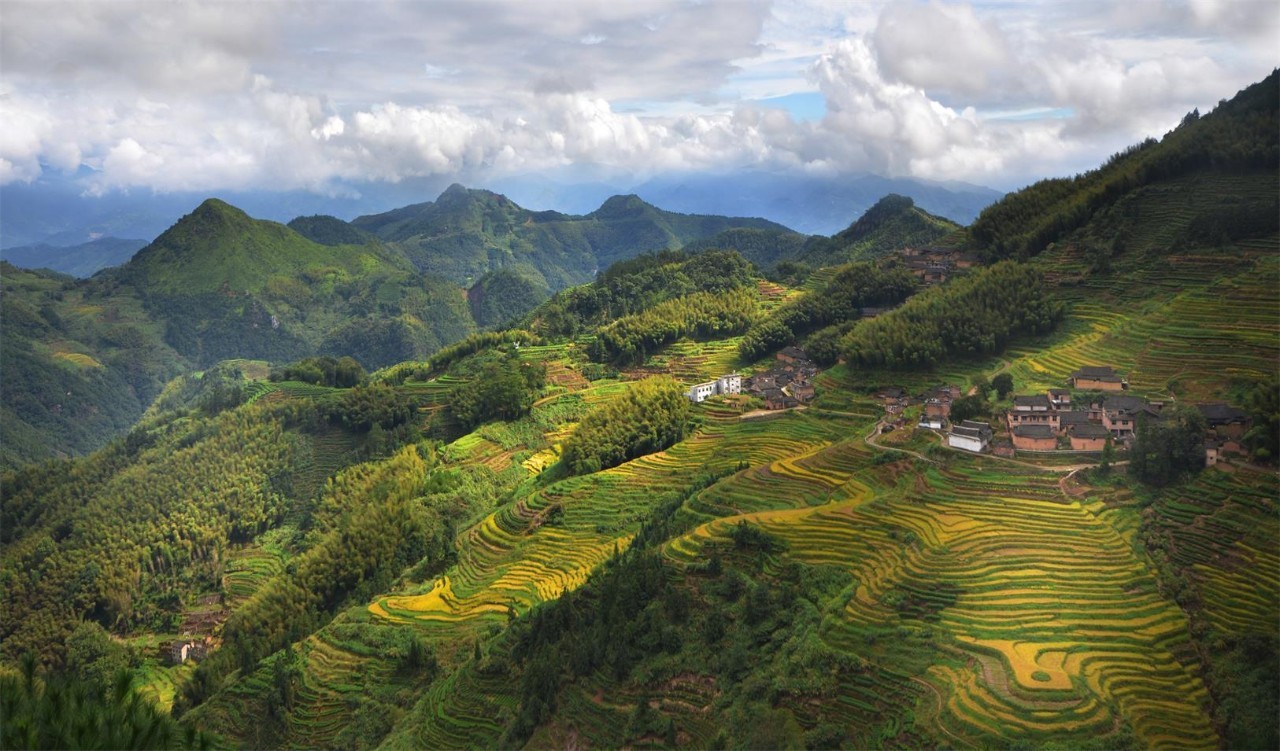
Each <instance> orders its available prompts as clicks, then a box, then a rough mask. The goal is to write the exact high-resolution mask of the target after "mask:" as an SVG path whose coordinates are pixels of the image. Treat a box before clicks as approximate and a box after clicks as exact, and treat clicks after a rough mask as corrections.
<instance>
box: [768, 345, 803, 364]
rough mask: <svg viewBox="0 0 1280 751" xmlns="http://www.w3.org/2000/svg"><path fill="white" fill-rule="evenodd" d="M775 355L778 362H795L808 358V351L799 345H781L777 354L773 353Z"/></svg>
mask: <svg viewBox="0 0 1280 751" xmlns="http://www.w3.org/2000/svg"><path fill="white" fill-rule="evenodd" d="M775 357H776V358H777V360H778V362H788V363H796V362H801V361H807V360H808V359H809V353H808V352H805V351H804V350H802V349H800V348H799V347H783V348H782V349H780V350H778V354H777V355H775Z"/></svg>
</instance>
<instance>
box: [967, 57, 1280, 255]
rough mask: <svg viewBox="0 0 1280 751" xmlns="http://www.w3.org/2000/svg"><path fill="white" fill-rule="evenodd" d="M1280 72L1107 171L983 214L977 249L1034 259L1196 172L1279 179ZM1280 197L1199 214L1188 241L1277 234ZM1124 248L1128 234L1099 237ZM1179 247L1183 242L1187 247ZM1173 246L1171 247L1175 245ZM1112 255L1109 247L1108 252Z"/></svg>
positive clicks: (1119, 158) (1038, 189)
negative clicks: (1113, 211) (1125, 202)
mask: <svg viewBox="0 0 1280 751" xmlns="http://www.w3.org/2000/svg"><path fill="white" fill-rule="evenodd" d="M1278 87H1280V71H1274V72H1272V74H1271V75H1270V76H1268V77H1267V78H1266V79H1265V80H1263V81H1260V82H1258V83H1256V84H1253V85H1252V86H1250V87H1249V88H1247V89H1245V90H1244V91H1241V92H1240V93H1239V94H1237V95H1236V96H1235V97H1233V98H1232V99H1231V100H1230V101H1226V100H1223V101H1222V102H1221V103H1219V105H1218V106H1217V107H1215V108H1214V110H1213V111H1212V112H1210V113H1208V114H1207V115H1203V116H1201V115H1200V113H1199V112H1191V113H1188V114H1187V116H1186V117H1185V118H1183V120H1182V123H1181V125H1179V126H1178V127H1177V128H1175V129H1174V130H1172V131H1170V132H1169V133H1168V134H1166V135H1165V136H1164V138H1162V139H1161V140H1159V141H1156V140H1155V139H1151V138H1149V139H1147V140H1146V141H1143V142H1142V143H1140V144H1135V145H1134V146H1131V147H1130V148H1128V149H1126V150H1124V151H1122V152H1120V153H1118V154H1116V155H1115V156H1113V157H1111V159H1110V160H1108V161H1107V163H1106V164H1104V165H1102V166H1101V167H1099V168H1097V169H1095V170H1091V171H1089V172H1086V173H1085V174H1083V175H1077V176H1076V177H1074V178H1055V179H1050V180H1042V181H1040V182H1038V183H1036V184H1035V185H1032V186H1030V187H1028V188H1026V189H1024V190H1021V191H1018V192H1017V193H1011V194H1009V195H1008V196H1005V197H1004V198H1003V199H1002V200H1000V201H997V202H996V203H994V204H992V205H991V206H989V207H987V208H986V209H984V210H983V212H982V214H981V215H979V217H978V218H977V220H975V221H974V223H973V225H972V226H971V227H970V236H971V237H972V240H973V243H974V246H975V247H976V248H977V249H979V250H981V251H982V252H984V253H986V254H987V255H988V256H989V257H991V258H1024V259H1025V258H1028V257H1030V256H1033V255H1035V254H1037V253H1040V252H1041V251H1043V250H1044V249H1045V248H1046V247H1047V246H1048V245H1049V244H1050V243H1053V242H1057V241H1060V240H1062V239H1064V238H1065V237H1066V236H1067V235H1068V234H1069V233H1071V232H1072V231H1073V230H1077V229H1079V228H1081V227H1082V226H1084V225H1085V224H1086V223H1088V222H1090V221H1091V220H1092V219H1093V218H1094V217H1095V215H1097V214H1099V213H1100V212H1103V211H1105V210H1107V209H1109V208H1111V207H1113V206H1116V205H1117V203H1118V202H1119V201H1120V199H1121V198H1122V197H1124V196H1128V195H1133V194H1136V193H1140V192H1142V191H1143V190H1147V189H1156V186H1158V185H1160V184H1162V183H1167V182H1170V181H1176V180H1178V179H1179V178H1184V177H1188V176H1192V175H1204V176H1206V177H1209V176H1214V175H1224V174H1225V175H1240V174H1256V175H1259V176H1267V175H1269V176H1271V177H1273V178H1274V176H1275V173H1276V170H1277V168H1280V125H1278V123H1280V118H1278V117H1277V113H1278V112H1280V99H1277V97H1276V90H1277V88H1278ZM1278 201H1280V199H1278V198H1277V196H1276V193H1275V191H1274V190H1271V191H1268V192H1267V193H1264V194H1261V195H1259V196H1257V197H1256V199H1255V200H1251V201H1249V202H1246V203H1243V204H1238V205H1233V206H1229V207H1228V206H1224V207H1221V209H1220V210H1217V211H1214V212H1212V213H1210V214H1205V215H1201V216H1199V217H1197V219H1198V221H1197V222H1195V223H1194V224H1188V225H1185V226H1181V227H1177V229H1179V230H1182V232H1181V236H1180V237H1179V238H1178V240H1180V241H1181V243H1214V244H1217V243H1219V242H1220V241H1223V240H1237V239H1242V238H1247V237H1252V236H1256V235H1259V234H1267V233H1269V232H1274V231H1275V230H1276V226H1277V223H1280V203H1278ZM1096 241H1097V242H1099V243H1105V244H1111V243H1114V244H1116V245H1117V246H1118V247H1119V248H1120V249H1123V246H1124V244H1125V239H1124V237H1123V235H1121V236H1116V237H1111V238H1107V237H1104V236H1099V237H1097V238H1096ZM1181 243H1179V244H1181ZM1176 246H1177V244H1174V245H1166V246H1165V248H1166V249H1172V248H1173V247H1176ZM1108 250H1110V248H1108Z"/></svg>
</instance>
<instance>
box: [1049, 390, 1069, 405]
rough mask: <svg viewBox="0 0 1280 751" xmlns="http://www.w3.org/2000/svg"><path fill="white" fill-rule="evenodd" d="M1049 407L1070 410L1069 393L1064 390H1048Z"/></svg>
mask: <svg viewBox="0 0 1280 751" xmlns="http://www.w3.org/2000/svg"><path fill="white" fill-rule="evenodd" d="M1049 405H1050V406H1052V407H1053V408H1054V409H1071V392H1070V391H1068V390H1066V389H1049Z"/></svg>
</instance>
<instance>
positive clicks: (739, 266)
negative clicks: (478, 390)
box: [524, 250, 757, 337]
mask: <svg viewBox="0 0 1280 751" xmlns="http://www.w3.org/2000/svg"><path fill="white" fill-rule="evenodd" d="M756 278H757V274H756V272H755V270H754V269H753V268H752V266H751V264H749V263H747V262H746V261H745V260H744V259H743V258H742V256H740V255H738V254H737V253H734V252H732V251H723V250H708V251H705V252H702V253H698V254H696V255H690V254H688V253H685V252H682V251H671V250H668V251H663V252H660V253H651V254H645V255H642V256H638V257H636V258H632V259H630V260H626V261H619V262H618V263H615V264H614V265H612V266H610V267H609V268H608V269H606V270H604V271H603V272H601V274H600V276H599V277H598V278H597V279H596V280H595V281H594V282H592V283H591V284H587V285H583V286H581V287H571V288H569V289H567V290H564V291H563V292H560V293H558V294H556V295H555V296H554V297H552V298H551V299H550V300H548V301H547V302H546V303H544V304H543V305H541V306H539V307H538V308H537V309H535V310H534V311H533V312H532V313H530V314H529V316H528V318H527V319H526V321H525V322H524V327H525V328H528V329H529V330H531V331H533V332H535V333H537V334H539V335H541V336H545V337H553V336H574V335H575V334H578V333H580V332H583V333H585V332H587V331H590V330H592V329H595V328H597V327H600V326H603V325H607V324H609V323H610V322H611V321H614V320H615V319H619V318H623V317H626V316H630V315H636V314H639V313H643V312H644V311H646V310H648V309H649V308H652V307H654V306H655V305H658V304H661V303H664V302H667V301H670V300H675V299H677V298H681V297H684V296H686V295H691V294H694V293H697V292H725V291H728V290H731V289H737V288H741V287H746V286H748V285H750V284H753V283H754V281H755V279H756Z"/></svg>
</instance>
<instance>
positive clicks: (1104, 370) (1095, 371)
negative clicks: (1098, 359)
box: [1071, 365, 1120, 380]
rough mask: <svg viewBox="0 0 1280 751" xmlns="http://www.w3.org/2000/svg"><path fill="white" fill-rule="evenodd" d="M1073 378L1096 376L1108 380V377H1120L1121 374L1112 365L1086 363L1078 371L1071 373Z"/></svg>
mask: <svg viewBox="0 0 1280 751" xmlns="http://www.w3.org/2000/svg"><path fill="white" fill-rule="evenodd" d="M1071 377H1072V378H1095V379H1102V380H1106V379H1108V378H1119V377H1120V374H1119V373H1117V372H1116V371H1115V369H1114V368H1112V367H1111V366H1110V365H1085V366H1084V367H1082V368H1080V369H1079V370H1077V371H1076V372H1074V373H1072V374H1071Z"/></svg>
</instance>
